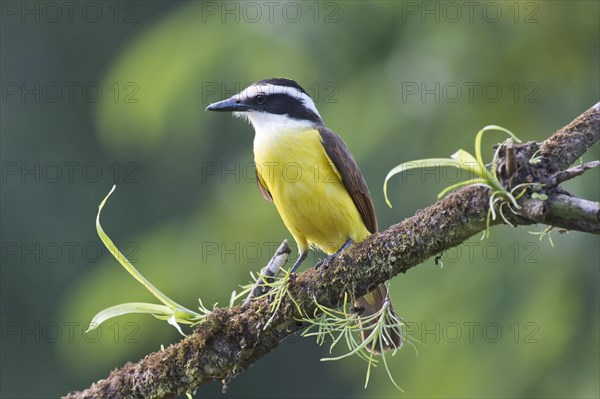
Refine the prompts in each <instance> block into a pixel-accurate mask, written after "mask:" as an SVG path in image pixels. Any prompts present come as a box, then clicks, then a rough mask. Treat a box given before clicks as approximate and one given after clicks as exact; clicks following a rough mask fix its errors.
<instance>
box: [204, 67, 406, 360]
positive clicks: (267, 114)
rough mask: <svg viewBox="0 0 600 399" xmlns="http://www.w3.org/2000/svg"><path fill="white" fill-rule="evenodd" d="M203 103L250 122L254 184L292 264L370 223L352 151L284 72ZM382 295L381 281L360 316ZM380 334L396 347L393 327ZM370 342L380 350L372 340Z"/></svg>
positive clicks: (351, 237) (368, 228)
mask: <svg viewBox="0 0 600 399" xmlns="http://www.w3.org/2000/svg"><path fill="white" fill-rule="evenodd" d="M206 110H207V111H230V112H233V114H234V115H235V116H239V117H244V118H246V119H247V120H248V121H249V122H250V123H251V124H252V126H253V127H254V131H255V136H254V160H255V163H256V177H257V179H256V180H257V183H258V189H259V191H260V193H261V194H262V196H263V197H264V198H265V199H266V200H267V201H270V202H273V203H274V204H275V206H276V207H277V210H278V211H279V214H280V215H281V218H282V219H283V223H284V224H285V226H286V227H287V229H288V230H289V231H290V233H291V234H292V236H293V237H294V240H295V241H296V244H297V245H298V250H299V256H298V259H297V260H296V262H295V264H294V266H293V267H292V271H295V270H296V269H297V268H298V266H299V265H300V263H302V261H303V260H304V259H306V256H307V254H308V250H309V249H310V248H311V247H312V248H317V249H320V250H322V251H323V252H325V253H326V254H328V255H330V256H332V255H334V254H336V253H337V252H339V251H342V250H343V249H344V248H345V247H346V246H347V245H349V244H350V243H352V242H359V241H362V240H364V239H365V238H367V237H368V236H369V235H370V234H372V233H375V232H376V231H377V218H376V216H375V209H374V208H373V202H372V201H371V195H370V194H369V189H368V188H367V184H366V182H365V179H364V178H363V175H362V173H361V172H360V169H359V168H358V166H357V165H356V162H355V161H354V158H353V157H352V154H351V153H350V151H349V150H348V147H346V144H345V143H344V142H343V141H342V139H341V138H340V137H339V136H338V135H337V134H336V133H335V132H333V131H332V130H330V129H328V128H326V127H325V125H324V124H323V119H322V118H321V115H320V114H319V111H317V108H316V107H315V103H314V102H313V100H312V98H311V97H310V96H309V95H308V94H307V93H306V91H305V90H304V89H303V88H302V87H300V85H299V84H298V83H296V82H295V81H293V80H290V79H285V78H273V79H265V80H261V81H259V82H257V83H254V84H253V85H251V86H249V87H248V88H246V89H245V90H243V91H242V92H241V93H239V94H236V95H234V96H233V97H231V98H228V99H226V100H223V101H219V102H216V103H214V104H211V105H209V106H208V107H207V108H206ZM386 300H388V301H389V297H388V292H387V287H386V286H385V285H380V286H379V287H377V288H376V289H375V290H373V291H371V292H370V293H368V294H367V295H365V296H363V297H361V298H359V299H358V301H357V304H356V305H357V308H358V309H360V310H361V312H362V313H361V316H362V317H366V316H368V315H371V314H374V313H375V312H377V311H378V310H379V309H380V308H381V307H382V306H383V304H384V301H386ZM364 334H365V333H364V332H363V335H364ZM386 335H387V337H388V338H389V339H391V340H392V341H393V343H394V344H392V343H391V342H390V343H388V344H387V345H385V348H384V349H388V348H389V347H394V346H395V347H400V345H401V342H402V337H401V333H400V331H399V330H398V329H390V331H387V334H386ZM369 349H370V350H373V351H376V352H381V348H379V347H377V346H375V347H373V348H369Z"/></svg>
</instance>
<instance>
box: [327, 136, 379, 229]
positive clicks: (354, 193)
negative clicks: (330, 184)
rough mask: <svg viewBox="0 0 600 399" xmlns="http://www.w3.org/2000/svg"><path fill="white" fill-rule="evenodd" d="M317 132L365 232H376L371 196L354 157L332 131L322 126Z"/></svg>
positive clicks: (375, 219)
mask: <svg viewBox="0 0 600 399" xmlns="http://www.w3.org/2000/svg"><path fill="white" fill-rule="evenodd" d="M317 130H318V131H319V133H320V135H321V139H322V140H323V148H324V149H325V153H326V154H327V156H328V157H329V159H331V162H333V165H334V166H335V169H336V170H337V172H338V173H339V175H340V177H341V179H342V183H344V186H345V187H346V190H347V191H348V194H350V197H352V201H353V202H354V205H356V209H358V212H359V213H360V216H361V218H362V220H363V222H364V224H365V226H366V227H367V230H369V231H370V232H371V233H375V232H376V231H377V216H375V208H374V207H373V201H371V195H370V194H369V188H368V187H367V183H366V182H365V178H364V177H363V175H362V173H361V172H360V169H359V168H358V165H356V162H355V161H354V157H353V156H352V154H351V153H350V151H349V150H348V147H346V144H345V143H344V142H343V141H342V139H341V138H340V136H338V135H337V134H336V133H335V132H334V131H333V130H330V129H327V128H326V127H324V126H321V127H319V128H317Z"/></svg>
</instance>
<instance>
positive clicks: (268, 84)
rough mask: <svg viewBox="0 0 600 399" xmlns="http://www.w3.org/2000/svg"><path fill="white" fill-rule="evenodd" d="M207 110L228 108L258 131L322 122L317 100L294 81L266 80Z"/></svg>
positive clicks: (310, 125) (210, 106)
mask: <svg viewBox="0 0 600 399" xmlns="http://www.w3.org/2000/svg"><path fill="white" fill-rule="evenodd" d="M206 110H207V111H228V112H233V114H234V115H235V116H240V117H245V118H246V119H248V120H249V121H250V123H252V125H253V126H254V128H255V130H256V131H257V132H258V131H259V130H262V129H270V128H276V127H278V126H282V125H287V126H296V125H298V126H306V127H316V126H322V125H323V119H321V115H320V114H319V111H317V107H315V103H314V101H313V100H312V98H310V96H309V95H308V94H307V93H306V91H305V90H304V89H303V88H302V87H301V86H300V85H299V84H298V83H296V82H295V81H293V80H291V79H285V78H271V79H264V80H261V81H259V82H256V83H254V84H253V85H251V86H249V87H247V88H246V89H244V90H243V91H241V92H240V93H238V94H236V95H234V96H233V97H230V98H228V99H226V100H223V101H219V102H216V103H213V104H210V105H209V106H208V107H206Z"/></svg>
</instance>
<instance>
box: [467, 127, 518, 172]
mask: <svg viewBox="0 0 600 399" xmlns="http://www.w3.org/2000/svg"><path fill="white" fill-rule="evenodd" d="M492 130H497V131H500V132H504V133H506V134H508V135H509V136H510V137H512V139H513V140H514V141H515V142H517V143H520V142H521V140H519V138H518V137H517V136H515V134H514V133H513V132H511V131H510V130H508V129H505V128H503V127H502V126H498V125H488V126H485V127H484V128H483V129H481V130H480V131H478V132H477V136H475V158H477V162H478V163H479V164H481V165H484V163H483V158H482V156H481V140H482V139H483V133H485V132H488V131H492Z"/></svg>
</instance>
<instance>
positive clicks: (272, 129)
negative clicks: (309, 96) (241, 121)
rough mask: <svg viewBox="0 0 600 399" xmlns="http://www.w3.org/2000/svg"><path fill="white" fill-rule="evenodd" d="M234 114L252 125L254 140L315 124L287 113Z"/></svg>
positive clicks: (304, 128) (311, 126) (272, 136)
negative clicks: (254, 134) (291, 116)
mask: <svg viewBox="0 0 600 399" xmlns="http://www.w3.org/2000/svg"><path fill="white" fill-rule="evenodd" d="M235 116H238V117H243V118H246V119H247V120H248V121H249V122H250V123H251V124H252V126H253V127H254V132H255V133H256V137H255V139H254V140H255V142H256V141H257V140H258V141H262V140H264V139H266V140H269V141H270V140H272V139H275V138H276V136H278V135H284V134H286V133H292V134H293V133H294V132H298V131H302V130H306V129H314V128H315V127H316V126H317V125H316V124H315V123H314V122H311V121H307V120H298V119H294V118H290V117H289V116H287V115H276V114H269V113H266V112H257V111H249V112H236V113H235Z"/></svg>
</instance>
